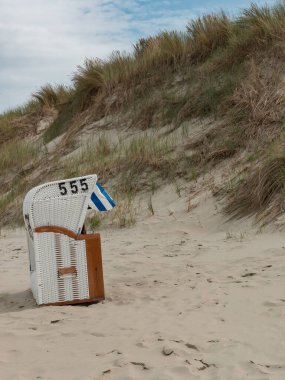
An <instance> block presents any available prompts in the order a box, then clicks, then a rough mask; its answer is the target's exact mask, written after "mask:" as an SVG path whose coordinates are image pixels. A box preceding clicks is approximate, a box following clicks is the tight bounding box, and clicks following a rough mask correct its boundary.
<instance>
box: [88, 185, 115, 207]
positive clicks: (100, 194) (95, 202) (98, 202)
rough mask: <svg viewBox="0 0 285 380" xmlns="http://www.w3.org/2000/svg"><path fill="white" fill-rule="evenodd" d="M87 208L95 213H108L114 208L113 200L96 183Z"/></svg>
mask: <svg viewBox="0 0 285 380" xmlns="http://www.w3.org/2000/svg"><path fill="white" fill-rule="evenodd" d="M89 207H91V208H92V209H93V210H96V211H109V210H112V208H114V207H115V202H114V200H113V199H112V198H111V197H110V195H109V194H108V193H107V191H106V190H105V189H103V187H102V186H101V185H100V184H99V183H98V182H97V183H96V187H95V190H94V192H93V193H92V194H91V198H90V201H89Z"/></svg>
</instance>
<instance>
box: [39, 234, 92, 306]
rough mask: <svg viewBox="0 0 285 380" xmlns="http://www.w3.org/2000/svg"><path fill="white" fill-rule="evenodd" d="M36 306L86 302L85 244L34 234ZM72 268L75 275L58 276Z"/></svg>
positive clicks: (53, 236) (80, 241) (87, 294)
mask: <svg viewBox="0 0 285 380" xmlns="http://www.w3.org/2000/svg"><path fill="white" fill-rule="evenodd" d="M34 239H35V246H36V266H37V278H38V288H39V292H38V303H39V304H48V303H56V302H65V301H73V300H77V299H78V300H80V299H87V298H89V286H88V273H87V263H86V255H85V249H86V247H85V241H84V240H73V239H71V238H69V237H68V236H66V235H62V234H57V233H53V232H47V233H39V234H38V233H35V234H34ZM66 267H75V268H76V273H70V274H65V275H59V270H60V269H62V268H66Z"/></svg>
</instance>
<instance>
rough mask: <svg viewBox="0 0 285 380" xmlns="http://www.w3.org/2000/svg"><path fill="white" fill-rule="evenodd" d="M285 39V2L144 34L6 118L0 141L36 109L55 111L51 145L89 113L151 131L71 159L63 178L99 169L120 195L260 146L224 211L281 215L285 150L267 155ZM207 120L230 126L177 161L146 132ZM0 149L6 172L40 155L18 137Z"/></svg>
mask: <svg viewBox="0 0 285 380" xmlns="http://www.w3.org/2000/svg"><path fill="white" fill-rule="evenodd" d="M284 40H285V3H284V2H280V3H277V4H276V5H274V6H272V7H269V6H257V5H256V4H252V5H251V6H250V7H249V8H247V9H245V10H243V11H242V12H241V13H240V15H239V16H237V17H236V18H230V17H228V16H227V15H226V14H225V13H223V12H218V13H213V14H209V15H204V16H201V17H199V18H197V19H195V20H192V21H189V22H188V24H187V25H186V28H185V30H184V31H162V32H160V33H159V34H157V35H155V36H151V37H148V38H141V39H140V40H139V41H138V42H137V43H136V44H135V45H134V46H133V50H132V51H131V52H129V53H124V52H118V51H115V52H113V53H112V54H111V55H110V57H109V58H107V59H104V60H102V59H98V58H88V59H86V60H85V62H84V63H83V65H81V66H78V68H77V70H76V71H75V73H73V76H72V83H73V85H72V87H70V88H69V87H66V86H63V85H57V86H52V85H50V84H47V85H45V86H42V87H41V88H40V89H39V90H38V91H37V92H35V93H34V94H33V100H32V101H30V102H29V103H28V104H27V105H26V106H24V107H19V108H16V109H14V110H10V111H8V112H6V113H4V114H2V115H0V143H1V142H2V143H3V142H6V141H8V140H9V139H12V140H13V134H14V133H15V120H17V119H19V118H21V117H23V116H25V115H27V114H30V113H32V112H35V111H40V112H42V111H43V110H45V109H50V108H51V109H54V108H55V109H57V114H58V117H57V119H56V120H55V121H54V123H53V124H52V125H51V126H50V127H49V128H48V130H47V131H46V132H45V134H44V143H48V142H49V141H51V140H53V139H54V138H55V137H57V136H59V135H61V134H63V133H64V132H66V131H68V130H69V129H72V128H74V129H76V128H78V129H77V130H79V128H80V127H81V126H82V125H83V124H82V123H83V122H82V120H83V121H84V120H85V117H86V115H89V117H88V118H86V120H88V122H90V121H94V120H98V119H100V118H101V117H103V116H106V115H109V114H112V113H117V114H118V115H119V117H118V120H119V119H120V117H121V119H122V120H124V121H126V124H127V125H129V126H130V128H133V129H136V130H141V131H145V133H144V134H142V133H141V132H140V133H139V134H138V135H137V136H134V137H132V138H128V139H126V141H119V142H118V141H117V142H115V141H113V140H111V139H109V138H108V137H107V135H104V134H101V135H100V136H99V137H98V135H97V138H96V139H95V140H94V141H93V140H91V141H88V143H87V144H86V145H84V146H83V147H81V150H80V153H78V155H77V156H73V157H74V158H71V159H70V160H68V161H66V162H65V163H63V168H62V173H64V175H66V176H67V177H68V176H73V175H76V174H78V173H80V174H85V173H90V172H96V173H97V174H98V175H99V177H100V178H102V180H103V181H107V180H108V179H110V178H114V177H116V181H115V182H116V183H115V185H116V186H117V190H118V191H119V192H120V194H121V195H122V194H125V195H126V194H127V195H129V194H134V193H136V192H137V191H138V190H139V189H141V188H144V186H145V185H146V182H149V183H151V182H152V181H154V180H156V177H155V176H158V177H160V179H161V178H170V177H173V176H175V175H176V174H177V173H178V169H177V168H178V166H179V164H181V163H182V164H183V165H184V167H185V170H184V169H183V173H187V172H188V174H189V171H191V170H192V171H197V167H196V166H195V165H197V166H199V170H200V169H201V166H202V165H204V166H205V167H208V166H209V167H210V164H211V165H215V164H216V163H218V162H220V161H221V160H223V159H226V158H229V157H232V156H233V155H235V154H236V153H238V152H241V151H242V150H245V149H248V155H250V153H251V152H250V149H252V146H254V145H260V149H259V151H258V152H259V153H258V154H259V158H260V161H259V162H258V165H257V164H256V163H255V161H252V165H253V166H252V169H251V170H250V171H249V172H248V174H247V175H245V176H244V177H243V179H242V180H238V181H233V184H234V188H233V193H231V194H230V193H229V194H228V200H229V203H228V206H227V207H228V208H226V212H227V213H230V214H231V215H235V216H239V215H245V214H253V213H257V214H258V215H264V211H265V210H267V209H271V206H272V207H273V205H275V206H274V207H273V208H272V210H279V209H278V207H279V206H280V207H281V208H280V210H281V209H282V207H283V206H282V205H283V203H282V196H281V195H280V194H283V169H282V168H283V164H284V158H283V156H282V154H280V153H279V154H278V155H273V156H270V157H269V153H268V150H267V149H265V148H264V146H266V144H271V142H272V141H273V140H274V139H277V138H278V136H279V135H280V133H282V131H283V128H284V126H283V124H284V117H285V92H284V89H283V87H284V74H283V71H284V70H283V62H284V58H285V45H284ZM122 115H123V116H122ZM209 116H211V117H216V118H223V119H224V120H225V125H226V126H225V127H223V128H220V129H217V130H214V129H213V131H211V132H209V133H207V134H206V135H203V137H202V138H201V139H200V141H195V142H191V141H188V142H187V143H185V146H188V149H193V150H194V151H193V155H192V156H191V159H187V160H186V159H185V160H184V158H183V156H182V155H181V156H179V157H180V158H178V156H177V155H176V154H175V152H174V151H175V144H173V142H171V141H170V140H169V139H167V138H164V137H161V136H160V137H159V138H157V137H154V136H152V135H151V133H148V132H150V131H151V130H152V129H153V130H156V129H157V128H159V127H162V126H165V125H166V124H169V125H170V127H171V128H170V131H173V130H174V129H176V128H179V126H180V125H181V124H182V123H184V122H185V121H187V120H190V119H192V118H204V117H209ZM124 118H125V119H124ZM77 124H78V127H77ZM98 133H99V132H98ZM185 139H186V137H185ZM280 144H281V143H280ZM279 146H281V145H279ZM185 149H186V148H185ZM280 149H281V148H280ZM1 150H2V151H1V158H2V157H3V159H2V162H1V163H0V170H1V171H2V172H5V170H7V168H8V169H9V170H12V169H13V170H15V171H19V170H21V168H22V167H24V166H25V165H27V164H28V163H29V162H30V161H31V160H33V159H34V158H35V157H36V154H37V153H36V151H34V148H32V147H31V146H28V145H25V143H24V142H21V141H20V140H19V139H18V140H17V139H15V141H10V142H9V143H7V144H5V145H4V144H2V146H1ZM181 157H182V158H181ZM185 157H186V155H185ZM179 160H180V162H178V161H179ZM55 162H56V161H55ZM208 164H209V165H208ZM55 165H56V164H55ZM207 165H208V166H207ZM187 166H188V167H191V170H190V169H189V170H188V171H187ZM198 172H199V171H198ZM179 175H182V174H181V173H180V174H179ZM248 188H249V189H252V190H250V191H247V189H248ZM8 198H9V197H8ZM8 198H7V199H8ZM5 199H6V198H5ZM5 199H4V198H3V200H2V202H4V204H6V202H7V200H5ZM278 213H279V211H272V215H273V214H274V215H277V214H278ZM94 223H95V224H96V221H94ZM124 223H125V224H128V222H126V221H125V222H124V221H122V222H121V224H124ZM119 224H120V223H119Z"/></svg>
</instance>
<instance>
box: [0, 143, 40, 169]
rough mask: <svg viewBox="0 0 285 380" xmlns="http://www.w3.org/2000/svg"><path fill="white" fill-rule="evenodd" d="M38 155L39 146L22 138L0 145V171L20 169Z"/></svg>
mask: <svg viewBox="0 0 285 380" xmlns="http://www.w3.org/2000/svg"><path fill="white" fill-rule="evenodd" d="M38 155H39V147H38V146H37V145H35V144H32V143H29V142H27V141H24V140H13V141H11V142H8V143H6V144H5V145H3V146H2V147H1V160H0V172H1V174H2V173H7V171H11V170H12V171H16V172H18V171H20V170H22V169H23V167H24V166H25V165H27V164H29V163H32V162H33V160H34V159H35V158H36V157H37V156H38Z"/></svg>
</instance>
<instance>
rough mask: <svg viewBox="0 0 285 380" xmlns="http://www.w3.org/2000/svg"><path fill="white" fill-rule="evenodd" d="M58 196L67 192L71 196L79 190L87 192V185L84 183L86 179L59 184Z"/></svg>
mask: <svg viewBox="0 0 285 380" xmlns="http://www.w3.org/2000/svg"><path fill="white" fill-rule="evenodd" d="M58 187H59V190H60V194H61V195H66V194H67V193H68V192H69V190H70V192H71V194H77V193H78V191H79V189H80V190H81V191H83V192H84V191H87V190H88V183H87V181H86V178H82V179H80V180H73V181H70V182H60V183H59V184H58Z"/></svg>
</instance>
